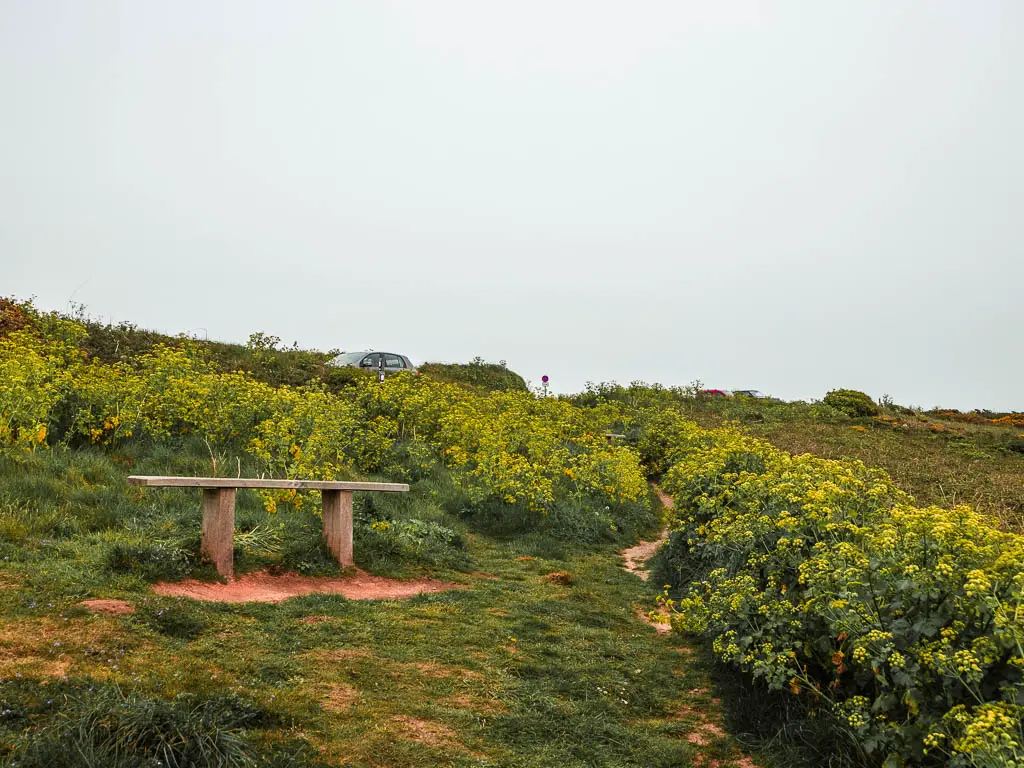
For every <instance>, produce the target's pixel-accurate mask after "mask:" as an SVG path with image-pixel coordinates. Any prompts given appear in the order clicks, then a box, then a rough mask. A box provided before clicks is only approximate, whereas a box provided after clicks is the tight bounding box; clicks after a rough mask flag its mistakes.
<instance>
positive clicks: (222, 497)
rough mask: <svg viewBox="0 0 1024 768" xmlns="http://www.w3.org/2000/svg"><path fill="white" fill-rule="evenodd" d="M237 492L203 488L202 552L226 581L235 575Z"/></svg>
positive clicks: (227, 489) (229, 489)
mask: <svg viewBox="0 0 1024 768" xmlns="http://www.w3.org/2000/svg"><path fill="white" fill-rule="evenodd" d="M234 537H235V489H234V488H204V489H203V538H202V542H203V543H202V552H203V555H205V556H206V557H207V558H208V559H209V560H210V562H212V563H213V565H214V567H215V568H216V569H217V573H219V574H220V575H221V576H223V577H224V578H226V579H231V578H233V577H234V575H235V566H234V559H233V555H234V549H235V541H234Z"/></svg>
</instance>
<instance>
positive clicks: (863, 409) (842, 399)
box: [822, 389, 882, 418]
mask: <svg viewBox="0 0 1024 768" xmlns="http://www.w3.org/2000/svg"><path fill="white" fill-rule="evenodd" d="M822 402H824V403H825V405H829V406H831V407H833V408H835V409H836V410H837V411H842V412H843V413H845V414H846V415H847V416H850V417H852V418H857V417H860V416H877V415H878V414H879V413H881V412H882V410H881V409H880V408H879V407H878V405H877V404H876V403H875V401H874V400H872V399H871V398H870V397H869V396H868V395H866V394H864V393H863V392H858V391H857V390H856V389H833V390H832V391H831V392H829V393H828V394H827V395H825V398H824V400H823V401H822Z"/></svg>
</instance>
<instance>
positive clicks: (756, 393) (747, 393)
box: [732, 389, 770, 400]
mask: <svg viewBox="0 0 1024 768" xmlns="http://www.w3.org/2000/svg"><path fill="white" fill-rule="evenodd" d="M732 393H733V394H734V395H742V396H743V397H756V398H757V399H758V400H768V399H770V398H769V397H768V395H766V394H765V393H764V392H761V391H760V390H758V389H734V390H733V391H732Z"/></svg>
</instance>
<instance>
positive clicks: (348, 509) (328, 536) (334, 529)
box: [321, 491, 355, 568]
mask: <svg viewBox="0 0 1024 768" xmlns="http://www.w3.org/2000/svg"><path fill="white" fill-rule="evenodd" d="M321 493H322V494H323V499H324V541H326V542H327V548H328V549H329V550H331V554H332V555H334V559H335V560H337V561H338V565H340V566H341V567H342V568H349V567H351V566H352V565H355V561H354V560H353V559H352V491H321Z"/></svg>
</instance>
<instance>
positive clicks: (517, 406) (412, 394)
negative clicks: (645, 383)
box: [0, 318, 647, 514]
mask: <svg viewBox="0 0 1024 768" xmlns="http://www.w3.org/2000/svg"><path fill="white" fill-rule="evenodd" d="M37 325H38V324H37ZM84 334H85V330H84V328H83V327H82V326H81V325H80V324H78V323H75V322H73V321H66V320H58V319H54V318H51V319H50V320H49V321H48V325H47V327H46V328H43V327H42V326H39V327H28V328H24V329H22V330H18V331H15V332H12V333H9V334H7V335H6V336H4V337H2V338H0V453H4V454H9V455H16V454H20V453H24V452H26V451H31V450H34V449H36V448H37V447H38V446H39V445H41V444H43V443H45V442H46V441H47V439H48V437H49V438H51V439H52V434H51V433H52V430H51V429H50V427H51V426H52V425H53V424H55V423H59V424H60V425H61V433H62V434H61V436H60V439H62V440H64V441H66V442H68V443H71V442H74V441H86V442H91V443H96V444H103V445H114V444H117V443H120V442H122V441H124V440H128V439H131V438H133V437H148V438H153V439H164V438H168V437H181V436H195V437H196V438H199V439H202V440H204V441H206V443H207V445H208V446H209V447H210V452H211V454H216V453H217V452H218V451H220V450H221V449H224V448H226V447H228V446H230V447H231V448H232V450H244V451H246V452H248V453H249V454H250V455H251V456H252V457H254V458H255V459H256V460H257V461H258V463H259V465H260V467H261V468H262V470H263V471H264V472H265V473H266V474H267V475H269V476H271V477H287V478H313V479H337V478H344V477H346V476H348V475H350V474H351V473H353V472H360V471H361V472H377V471H383V470H385V469H386V468H387V467H388V466H390V465H389V463H388V462H389V461H391V460H392V454H391V452H392V450H393V448H394V447H395V445H396V443H399V442H401V443H402V444H403V446H405V448H404V450H406V452H407V454H409V455H413V454H415V455H416V456H417V457H418V459H417V461H418V464H419V466H420V467H421V468H429V467H430V466H431V464H432V463H433V462H434V460H435V457H437V458H440V459H442V460H443V461H444V463H446V464H447V465H448V466H449V467H450V468H451V470H452V475H453V477H454V479H455V481H456V482H457V483H459V484H460V485H461V486H462V487H463V488H465V490H466V491H467V493H468V495H469V496H470V498H471V499H472V500H473V501H475V502H485V501H487V502H498V503H505V504H511V505H517V506H520V507H522V508H525V509H527V510H530V511H532V512H535V513H538V514H543V513H545V512H546V511H548V510H549V508H550V507H551V506H552V505H553V504H554V503H555V501H556V499H568V498H575V499H577V500H579V501H583V500H584V499H586V500H587V502H594V503H596V504H598V505H603V506H609V507H611V506H614V505H622V504H628V503H636V502H638V501H641V500H646V493H647V484H646V479H645V473H644V471H643V468H642V467H641V464H640V461H639V458H638V455H637V453H636V451H635V450H633V449H632V448H628V447H624V446H620V445H611V444H609V442H608V441H607V439H606V438H605V437H604V434H605V433H607V432H609V431H610V427H611V425H612V423H613V422H615V420H616V419H620V418H621V413H620V412H619V409H618V408H615V407H611V406H601V407H597V408H592V409H581V408H577V407H574V406H572V405H571V404H569V403H568V402H565V401H562V400H558V399H556V398H538V397H536V396H534V395H532V394H530V393H525V392H496V393H479V392H474V391H471V390H468V389H466V388H463V387H460V386H457V385H454V384H447V383H442V382H438V381H433V380H431V379H430V378H429V377H426V376H419V377H411V376H404V375H398V376H392V377H389V378H388V379H387V380H386V381H385V382H383V383H378V382H376V381H369V380H366V381H359V382H356V383H355V384H354V385H353V386H351V387H348V388H346V389H345V390H343V391H342V392H340V393H332V392H329V391H327V390H326V388H324V387H323V386H320V385H319V384H317V385H311V386H305V387H289V386H279V387H273V386H270V385H268V384H266V383H263V382H261V381H258V380H256V379H255V378H253V377H252V376H251V375H249V374H247V373H242V372H223V371H219V370H217V369H216V368H215V366H214V365H212V364H211V363H210V362H209V360H208V359H207V357H206V356H205V353H204V350H203V348H202V347H201V346H200V345H198V344H196V343H193V342H188V341H182V342H180V343H178V344H176V345H173V346H170V345H164V346H156V347H155V348H154V349H153V350H152V351H151V352H149V353H148V354H145V355H142V356H140V357H139V358H137V359H135V360H133V361H132V363H131V364H127V363H116V364H110V363H104V362H101V361H96V360H93V361H88V360H86V359H84V356H83V355H82V354H81V352H80V351H79V347H78V345H79V343H80V341H81V340H82V338H83V337H84ZM264 498H265V502H266V505H267V507H268V508H271V509H273V508H276V504H277V503H280V502H288V503H293V504H301V503H302V502H303V499H304V497H303V496H302V495H297V494H294V493H291V492H285V493H273V494H271V493H267V494H265V497H264Z"/></svg>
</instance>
